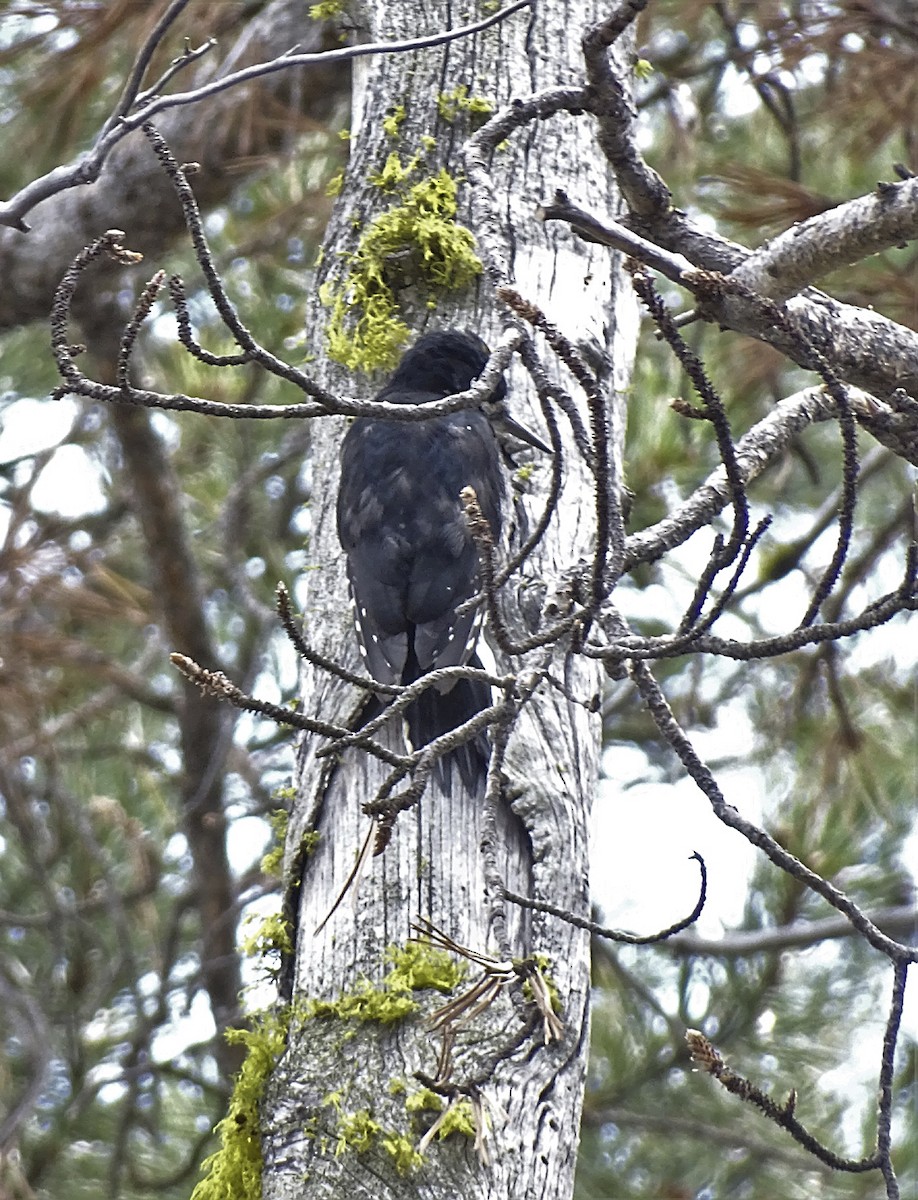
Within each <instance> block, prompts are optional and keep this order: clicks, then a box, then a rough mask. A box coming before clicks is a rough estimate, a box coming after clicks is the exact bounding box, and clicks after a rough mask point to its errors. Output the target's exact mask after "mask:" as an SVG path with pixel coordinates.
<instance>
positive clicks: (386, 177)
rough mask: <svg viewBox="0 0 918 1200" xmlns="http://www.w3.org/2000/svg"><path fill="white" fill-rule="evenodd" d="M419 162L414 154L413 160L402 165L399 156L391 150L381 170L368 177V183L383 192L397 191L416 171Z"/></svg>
mask: <svg viewBox="0 0 918 1200" xmlns="http://www.w3.org/2000/svg"><path fill="white" fill-rule="evenodd" d="M419 162H420V158H419V156H418V155H417V154H416V155H415V156H414V158H412V159H410V160H409V161H408V162H407V163H406V164H403V163H402V160H401V158H400V157H399V155H398V154H397V153H396V151H394V150H393V152H392V153H391V154H390V155H389V157H388V158H387V159H386V162H385V166H384V167H383V169H382V170H381V171H374V172H372V174H370V175H369V176H368V178H369V181H370V183H372V184H373V186H374V187H378V188H382V190H383V191H384V192H394V191H397V190H398V188H400V187H401V185H402V184H403V183H404V182H405V181H406V179H407V178H408V176H409V175H411V174H413V173H414V172H415V171H416V170H417V168H418V164H419Z"/></svg>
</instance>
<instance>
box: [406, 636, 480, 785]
mask: <svg viewBox="0 0 918 1200" xmlns="http://www.w3.org/2000/svg"><path fill="white" fill-rule="evenodd" d="M468 665H469V666H470V667H480V666H481V663H480V662H479V660H478V658H477V656H475V657H473V658H471V659H470V660H469V664H468ZM490 703H491V689H490V688H489V687H488V685H487V684H486V683H482V682H480V681H479V680H477V679H457V680H456V682H455V684H454V685H453V686H452V687H451V688H450V690H449V691H448V692H438V691H437V690H436V688H432V687H431V688H427V689H426V691H424V692H423V693H422V695H421V696H420V698H419V699H418V700H417V701H415V703H414V704H412V705H411V707H410V708H409V709H407V711H406V712H405V719H406V721H407V724H408V736H409V737H410V739H411V744H412V746H413V747H414V748H415V749H420V747H421V746H426V745H427V743H428V742H432V741H433V740H434V739H435V738H438V737H442V735H443V734H444V733H449V732H450V731H451V730H453V729H457V728H458V727H459V726H460V725H464V724H465V722H466V721H469V720H471V718H472V717H474V716H475V715H476V713H480V712H481V710H482V709H483V708H487V707H488V706H489V705H490ZM489 755H490V743H489V741H488V735H487V732H486V731H484V730H482V732H481V733H479V734H478V735H477V737H474V738H472V739H471V740H470V741H468V742H464V743H463V744H462V745H461V746H457V747H456V749H455V750H451V751H450V752H449V754H446V755H444V756H443V757H442V758H440V759H438V760H437V764H436V767H435V768H434V772H435V775H436V777H437V779H438V781H439V782H440V784H441V786H442V787H443V788H444V789H447V788H448V787H449V786H450V775H451V772H452V771H453V770H454V769H455V770H458V772H459V777H460V778H461V780H462V784H463V787H464V789H465V791H467V792H468V793H469V794H470V795H473V796H480V795H483V794H484V788H485V781H486V779H487V775H488V758H489Z"/></svg>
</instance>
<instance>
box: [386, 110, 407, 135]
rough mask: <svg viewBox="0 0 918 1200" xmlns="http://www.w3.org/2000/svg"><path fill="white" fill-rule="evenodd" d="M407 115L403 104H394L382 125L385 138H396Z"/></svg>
mask: <svg viewBox="0 0 918 1200" xmlns="http://www.w3.org/2000/svg"><path fill="white" fill-rule="evenodd" d="M407 115H408V112H407V110H406V108H405V106H404V104H395V105H393V106H392V108H390V109H389V111H388V113H387V114H386V116H385V118H384V119H383V123H382V124H383V129H384V130H385V133H386V137H390V138H397V137H398V128H399V126H400V125H401V123H402V121H404V119H405V117H406V116H407Z"/></svg>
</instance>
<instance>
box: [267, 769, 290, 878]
mask: <svg viewBox="0 0 918 1200" xmlns="http://www.w3.org/2000/svg"><path fill="white" fill-rule="evenodd" d="M292 790H293V789H292V788H281V789H278V791H277V792H275V793H274V794H275V796H276V797H277V798H278V799H281V798H282V797H281V794H280V793H281V792H282V791H283V792H284V793H287V792H289V791H292ZM289 820H290V813H289V812H288V811H287V809H286V808H276V809H275V810H274V812H272V813H271V814H270V815H269V817H268V822H269V824H270V825H271V849H270V850H268V851H267V853H266V854H265V855H264V857H263V858H262V860H261V871H262V874H263V875H271V876H274V877H275V878H278V879H279V878H280V874H281V868H282V867H283V865H284V842H285V841H286V840H287V822H288V821H289Z"/></svg>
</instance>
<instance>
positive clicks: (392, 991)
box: [305, 942, 464, 1025]
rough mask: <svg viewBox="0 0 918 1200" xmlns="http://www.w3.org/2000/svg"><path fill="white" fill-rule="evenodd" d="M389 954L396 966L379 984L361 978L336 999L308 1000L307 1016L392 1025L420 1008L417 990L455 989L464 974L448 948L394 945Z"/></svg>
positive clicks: (410, 943)
mask: <svg viewBox="0 0 918 1200" xmlns="http://www.w3.org/2000/svg"><path fill="white" fill-rule="evenodd" d="M385 957H386V961H387V962H389V963H391V964H392V966H391V969H390V970H389V971H387V972H386V974H385V976H384V977H383V980H382V983H380V984H379V986H374V985H373V984H372V983H370V981H369V980H368V979H361V980H360V981H359V982H358V983H357V986H356V987H355V988H354V990H353V991H350V992H345V993H344V994H343V995H341V996H339V997H338V998H337V999H336V1000H309V1001H307V1002H306V1008H305V1015H306V1016H307V1017H316V1018H326V1019H327V1018H333V1017H334V1018H337V1019H338V1020H341V1021H373V1022H376V1023H378V1024H380V1025H392V1024H394V1023H395V1022H396V1021H402V1020H404V1019H405V1017H409V1016H411V1014H412V1013H415V1012H417V1011H418V1008H419V1004H418V1002H417V1000H416V999H415V997H414V993H415V992H419V991H423V990H425V989H434V990H436V991H439V992H444V993H447V992H451V991H452V990H453V989H454V988H455V987H456V986H457V985H458V984H459V983H460V981H461V980H462V978H463V975H464V970H463V967H462V966H461V965H460V964H458V963H456V962H454V961H453V959H452V958H450V956H449V955H448V954H447V953H446V952H445V951H443V950H437V949H435V948H434V947H432V946H429V945H427V944H426V943H422V942H409V943H408V945H407V946H404V947H400V946H390V947H389V948H388V950H387V951H386V955H385Z"/></svg>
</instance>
